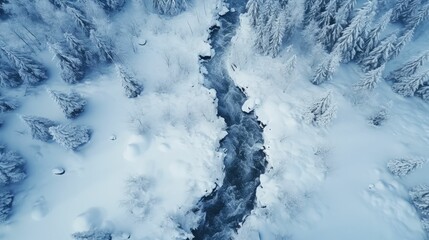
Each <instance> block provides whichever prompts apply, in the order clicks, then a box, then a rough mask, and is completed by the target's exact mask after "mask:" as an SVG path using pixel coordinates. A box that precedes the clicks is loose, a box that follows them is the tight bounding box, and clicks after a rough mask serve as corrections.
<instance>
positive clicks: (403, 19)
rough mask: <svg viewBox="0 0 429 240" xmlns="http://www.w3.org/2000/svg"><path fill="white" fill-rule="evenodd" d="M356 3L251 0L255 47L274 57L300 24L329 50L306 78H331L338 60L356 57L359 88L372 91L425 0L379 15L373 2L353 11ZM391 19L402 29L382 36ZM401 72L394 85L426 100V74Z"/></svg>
mask: <svg viewBox="0 0 429 240" xmlns="http://www.w3.org/2000/svg"><path fill="white" fill-rule="evenodd" d="M355 5H356V0H306V1H305V3H304V6H301V4H299V3H297V2H295V1H284V0H267V1H262V0H250V1H249V2H248V4H247V14H248V17H249V20H250V25H251V26H252V27H253V29H254V30H255V48H256V50H257V51H258V52H260V53H262V54H265V55H270V56H273V57H275V56H276V55H278V53H279V51H280V50H281V47H282V45H283V42H284V41H285V40H286V39H287V38H288V37H289V36H290V35H291V34H292V33H293V31H294V29H295V28H300V27H303V28H304V29H306V31H304V32H305V33H306V34H310V35H311V36H304V37H305V38H307V39H313V40H314V41H315V42H314V44H316V45H317V44H321V45H322V46H323V48H324V49H325V50H326V51H327V55H326V58H324V60H323V62H322V63H321V64H320V65H319V66H318V67H317V68H316V70H315V74H314V76H313V77H312V78H311V79H310V81H311V82H312V83H313V84H315V85H319V84H322V83H323V82H326V81H328V80H330V79H331V78H332V74H333V73H334V72H335V69H336V67H337V66H338V65H339V63H347V62H350V61H355V62H356V63H358V64H360V65H361V67H362V70H363V71H364V72H365V76H364V78H363V79H362V80H361V82H360V83H358V84H357V87H358V88H360V89H368V90H372V89H373V88H375V86H376V84H377V83H378V82H379V81H380V80H381V79H382V75H383V71H384V66H385V64H386V63H387V62H388V61H390V60H391V59H393V58H394V57H396V56H398V54H399V53H400V52H401V50H402V49H403V47H404V46H406V44H407V43H409V42H410V41H411V40H412V38H413V35H414V32H415V29H416V28H417V27H419V25H420V24H421V23H422V22H423V21H424V20H425V19H427V18H428V16H429V3H422V1H421V0H399V1H398V2H397V3H396V4H395V5H394V6H393V8H392V9H389V10H387V11H386V12H385V13H384V14H381V16H380V17H378V16H379V15H380V14H378V13H377V1H372V0H369V1H368V2H366V3H365V4H363V6H362V7H360V8H359V9H357V10H355ZM376 16H377V19H375V18H376ZM389 23H398V24H402V26H403V27H402V30H401V31H399V32H394V33H391V34H387V35H386V33H385V32H384V31H385V29H386V27H387V26H388V24H389ZM398 71H401V70H398ZM398 71H396V75H398V73H399V72H398ZM405 73H406V72H404V73H399V75H398V76H400V75H405V76H407V79H402V80H404V81H401V83H398V84H396V85H394V90H395V91H397V92H398V93H400V94H402V95H405V96H410V95H414V94H415V95H420V96H421V97H422V98H424V99H429V95H428V94H429V87H427V86H425V82H426V80H427V73H423V74H420V75H415V76H409V75H406V74H405ZM416 85H417V87H416Z"/></svg>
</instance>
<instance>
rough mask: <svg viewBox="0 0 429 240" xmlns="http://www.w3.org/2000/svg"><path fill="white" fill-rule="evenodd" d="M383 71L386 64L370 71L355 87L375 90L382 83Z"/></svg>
mask: <svg viewBox="0 0 429 240" xmlns="http://www.w3.org/2000/svg"><path fill="white" fill-rule="evenodd" d="M383 71H384V64H383V65H381V66H380V67H378V68H376V69H373V70H370V71H369V72H367V73H365V76H364V78H363V79H362V80H361V81H360V82H359V83H357V84H356V85H355V87H356V88H357V89H362V90H370V91H371V90H373V89H374V88H375V87H376V86H377V83H378V82H380V79H381V78H382V74H383Z"/></svg>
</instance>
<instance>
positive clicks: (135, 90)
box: [118, 66, 143, 98]
mask: <svg viewBox="0 0 429 240" xmlns="http://www.w3.org/2000/svg"><path fill="white" fill-rule="evenodd" d="M118 72H119V76H120V77H121V81H122V87H123V88H124V90H125V95H126V96H127V97H128V98H135V97H137V96H138V95H140V94H141V92H142V91H143V85H142V84H141V83H139V82H138V81H137V80H136V79H135V78H134V76H133V75H131V74H130V73H129V72H127V71H126V70H125V68H124V67H122V66H118Z"/></svg>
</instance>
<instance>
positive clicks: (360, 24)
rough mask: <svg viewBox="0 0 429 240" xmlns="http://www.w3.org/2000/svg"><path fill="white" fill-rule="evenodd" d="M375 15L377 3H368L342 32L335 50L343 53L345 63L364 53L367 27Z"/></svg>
mask: <svg viewBox="0 0 429 240" xmlns="http://www.w3.org/2000/svg"><path fill="white" fill-rule="evenodd" d="M374 13H375V2H373V1H368V2H367V3H365V5H364V6H363V7H362V8H360V9H359V10H358V11H357V14H356V16H355V17H354V18H353V19H352V21H351V23H350V24H349V25H348V26H347V27H346V28H345V29H344V31H343V32H342V35H341V37H340V38H339V39H338V41H337V44H336V46H335V48H336V49H338V51H340V52H341V54H342V58H343V62H349V61H351V60H352V59H354V58H355V56H356V54H357V53H358V52H359V51H362V45H363V42H364V38H365V35H366V29H367V25H368V23H369V22H370V21H371V19H372V17H373V16H374Z"/></svg>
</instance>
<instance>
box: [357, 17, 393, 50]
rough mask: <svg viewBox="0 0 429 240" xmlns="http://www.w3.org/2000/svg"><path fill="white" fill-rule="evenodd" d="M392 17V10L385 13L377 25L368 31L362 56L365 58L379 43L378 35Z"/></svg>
mask: <svg viewBox="0 0 429 240" xmlns="http://www.w3.org/2000/svg"><path fill="white" fill-rule="evenodd" d="M391 17H392V10H389V11H387V12H386V13H385V14H384V15H383V16H382V17H381V18H380V20H379V21H378V24H377V25H375V27H374V28H372V29H371V31H369V33H368V36H367V37H366V39H365V49H364V54H363V56H364V57H365V56H367V55H368V54H369V53H370V52H371V51H372V50H373V49H374V48H375V47H376V46H377V45H378V44H379V43H380V40H379V39H380V33H381V32H382V31H383V30H384V29H385V28H386V26H387V24H388V23H389V21H390V18H391Z"/></svg>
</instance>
